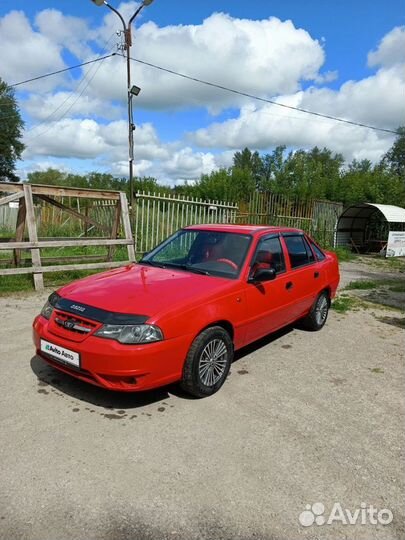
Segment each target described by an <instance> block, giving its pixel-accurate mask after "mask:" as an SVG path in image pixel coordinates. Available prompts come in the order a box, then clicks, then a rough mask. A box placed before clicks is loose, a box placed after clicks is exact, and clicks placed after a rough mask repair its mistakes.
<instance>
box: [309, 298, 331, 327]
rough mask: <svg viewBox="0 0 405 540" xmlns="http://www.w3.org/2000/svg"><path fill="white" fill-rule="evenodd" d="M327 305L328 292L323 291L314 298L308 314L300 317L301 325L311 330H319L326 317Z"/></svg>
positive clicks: (328, 303) (328, 300) (328, 302)
mask: <svg viewBox="0 0 405 540" xmlns="http://www.w3.org/2000/svg"><path fill="white" fill-rule="evenodd" d="M329 306H330V298H329V294H328V293H327V292H326V291H323V292H321V294H320V295H319V296H318V298H317V299H316V300H315V302H314V304H313V306H312V307H311V310H310V312H309V313H308V315H306V316H305V317H304V318H303V319H302V326H303V327H304V328H305V329H306V330H311V331H312V332H316V331H317V330H321V328H323V327H324V325H325V323H326V320H327V318H328V313H329Z"/></svg>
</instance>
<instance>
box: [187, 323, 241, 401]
mask: <svg viewBox="0 0 405 540" xmlns="http://www.w3.org/2000/svg"><path fill="white" fill-rule="evenodd" d="M232 360H233V343H232V339H231V337H230V335H229V333H228V332H227V331H226V330H224V328H222V327H221V326H212V327H210V328H207V329H206V330H203V331H202V332H201V333H200V334H199V335H198V336H197V337H196V338H195V340H194V341H193V343H192V345H191V347H190V350H189V351H188V354H187V358H186V361H185V363H184V368H183V377H182V380H181V386H182V388H183V390H185V391H186V392H187V393H189V394H191V395H192V396H194V397H198V398H203V397H207V396H211V395H212V394H215V392H217V391H218V390H219V389H220V388H221V386H222V385H223V384H224V382H225V379H226V377H227V376H228V373H229V369H230V367H231V363H232Z"/></svg>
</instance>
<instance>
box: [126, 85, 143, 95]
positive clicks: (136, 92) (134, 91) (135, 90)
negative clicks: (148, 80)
mask: <svg viewBox="0 0 405 540" xmlns="http://www.w3.org/2000/svg"><path fill="white" fill-rule="evenodd" d="M140 91H141V89H140V88H139V86H135V84H134V85H133V86H132V88H131V90H130V91H129V93H130V94H132V95H133V96H138V95H139V92H140Z"/></svg>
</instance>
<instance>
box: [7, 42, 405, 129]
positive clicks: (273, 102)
mask: <svg viewBox="0 0 405 540" xmlns="http://www.w3.org/2000/svg"><path fill="white" fill-rule="evenodd" d="M112 56H122V57H124V58H125V55H124V54H121V53H117V52H113V53H111V54H107V55H105V56H102V57H100V58H95V59H94V60H89V61H88V62H83V63H81V64H77V65H75V66H70V67H67V68H64V69H60V70H58V71H52V72H50V73H46V74H44V75H40V76H38V77H33V78H32V79H26V80H25V81H20V82H18V83H14V84H11V85H10V86H12V87H14V86H20V85H22V84H27V83H29V82H33V81H37V80H39V79H44V78H45V77H51V76H52V75H57V74H59V73H63V72H65V71H70V70H72V69H76V68H79V67H82V66H86V65H88V64H92V63H94V62H100V61H102V60H105V59H106V58H110V57H112ZM130 58H131V60H132V61H134V62H137V63H139V64H143V65H145V66H148V67H152V68H154V69H157V70H159V71H164V72H166V73H170V74H171V75H175V76H177V77H181V78H183V79H187V80H189V81H194V82H196V83H199V84H204V85H206V86H210V87H212V88H218V89H219V90H224V91H226V92H231V93H232V94H236V95H239V96H243V97H247V98H250V99H254V100H256V101H261V102H263V103H270V104H271V105H276V106H277V107H283V108H285V109H290V110H293V111H299V112H302V113H305V114H309V115H312V116H317V117H319V118H326V119H328V120H333V121H335V122H341V123H343V124H350V125H352V126H358V127H363V128H366V129H372V130H374V131H382V132H384V133H391V134H394V135H397V132H396V131H395V130H392V129H386V128H380V127H377V126H371V125H369V124H363V123H361V122H355V121H353V120H346V119H345V118H340V117H338V116H332V115H329V114H324V113H319V112H316V111H310V110H308V109H302V108H300V107H294V106H293V105H287V104H286V103H279V102H277V101H274V100H272V99H268V98H263V97H260V96H255V95H253V94H249V93H247V92H242V91H241V90H235V89H234V88H229V87H227V86H223V85H221V84H217V83H213V82H210V81H205V80H203V79H199V78H197V77H191V76H190V75H186V74H185V73H180V72H178V71H174V70H172V69H168V68H164V67H162V66H158V65H156V64H152V63H151V62H146V61H144V60H140V59H139V58H132V57H130Z"/></svg>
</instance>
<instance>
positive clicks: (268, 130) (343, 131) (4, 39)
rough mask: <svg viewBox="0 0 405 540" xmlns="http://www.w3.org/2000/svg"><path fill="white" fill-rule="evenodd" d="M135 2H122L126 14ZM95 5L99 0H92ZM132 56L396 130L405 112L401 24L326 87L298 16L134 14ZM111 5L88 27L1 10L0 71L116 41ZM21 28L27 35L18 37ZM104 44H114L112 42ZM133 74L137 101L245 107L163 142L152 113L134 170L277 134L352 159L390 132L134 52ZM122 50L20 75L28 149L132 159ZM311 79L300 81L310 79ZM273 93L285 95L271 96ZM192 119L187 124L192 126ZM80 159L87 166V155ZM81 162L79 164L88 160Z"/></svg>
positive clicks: (171, 168)
mask: <svg viewBox="0 0 405 540" xmlns="http://www.w3.org/2000/svg"><path fill="white" fill-rule="evenodd" d="M138 5H139V3H136V2H124V3H122V4H121V5H119V6H118V8H119V10H120V11H121V12H122V13H123V14H124V17H125V18H129V16H130V15H131V14H132V13H133V12H134V10H135V8H136V7H137V6H138ZM94 9H96V8H94ZM136 23H137V24H136V29H135V30H134V32H133V41H134V47H133V53H132V54H133V56H135V57H138V58H141V59H144V60H146V61H150V62H152V63H155V64H158V65H162V66H164V67H167V68H169V69H173V70H175V71H180V72H183V73H186V74H189V75H191V76H197V77H199V78H201V79H205V80H208V81H212V82H215V83H219V84H221V85H224V86H228V87H231V88H235V89H238V90H240V91H242V92H246V93H250V94H254V95H259V96H262V97H268V98H271V99H276V100H278V101H279V102H282V103H289V104H291V105H293V106H297V107H302V108H305V109H309V110H314V111H319V112H323V113H325V114H330V115H333V116H340V117H343V118H347V119H350V120H355V121H358V122H362V123H366V124H373V125H376V126H380V127H389V128H392V129H394V128H395V127H397V126H398V125H399V124H403V123H404V121H405V100H404V99H403V93H404V87H405V69H404V63H405V58H404V56H405V53H404V51H405V27H397V28H394V29H393V30H392V31H391V32H389V33H388V34H387V35H386V36H384V37H383V39H382V40H381V42H380V43H379V44H378V46H377V47H376V49H375V50H374V51H371V52H370V53H369V55H368V65H369V66H370V67H372V68H376V69H375V70H374V71H373V74H372V75H371V76H369V77H366V78H364V79H362V80H359V81H347V82H345V83H344V84H342V85H341V86H340V88H339V89H338V90H332V89H330V88H328V87H327V83H329V82H331V81H333V80H335V79H336V77H337V75H338V74H337V71H335V70H332V71H326V72H324V73H322V72H321V69H322V66H323V64H324V60H325V53H324V49H323V40H321V41H318V40H315V39H313V38H312V37H311V35H310V34H309V33H308V32H307V31H305V30H303V29H299V28H297V27H296V26H294V24H293V23H292V22H291V21H281V20H279V19H277V18H275V17H271V18H269V19H264V20H248V19H238V18H233V17H231V16H229V15H226V14H224V13H214V14H212V15H211V16H210V17H208V18H207V19H205V20H204V21H202V22H201V23H200V24H194V25H176V26H175V25H170V26H165V27H159V26H157V25H156V24H154V23H152V22H148V23H145V24H141V23H142V18H139V19H137V21H136ZM120 28H121V27H120V22H119V20H118V18H117V17H116V16H115V15H114V14H113V13H111V12H110V11H108V10H105V15H104V17H103V19H102V22H101V24H99V25H98V26H97V27H91V26H90V25H89V23H88V22H86V21H85V20H84V19H81V18H78V17H71V16H67V15H64V14H62V13H61V12H60V11H58V10H56V9H47V10H43V11H41V12H39V13H38V14H37V15H36V17H35V19H34V22H33V23H31V22H30V21H29V20H28V19H27V17H26V16H25V15H24V13H22V12H17V11H12V12H10V13H9V14H7V15H5V16H4V17H3V18H0V50H1V51H2V62H1V65H0V77H2V78H4V79H5V80H7V81H8V82H15V81H17V80H22V79H25V78H29V77H32V76H36V75H38V74H42V73H46V72H49V71H53V70H57V69H61V68H63V67H65V64H64V61H63V55H64V54H65V53H66V51H69V53H70V54H73V55H74V56H76V57H77V58H78V59H80V60H89V59H92V58H94V57H96V56H97V54H101V49H104V48H105V47H106V42H108V47H109V50H112V47H113V46H114V41H115V40H116V39H117V37H116V36H115V31H116V30H118V29H120ZM16 36H24V38H23V39H18V38H16ZM108 47H107V48H108ZM132 79H133V83H135V84H137V85H139V86H140V87H141V88H142V92H141V94H140V95H139V97H137V98H135V99H136V108H137V109H139V108H143V109H149V110H152V109H154V110H165V111H171V110H178V109H181V108H184V109H186V110H188V109H191V110H192V109H193V107H198V108H201V107H204V108H206V109H207V110H208V111H209V112H210V113H215V114H216V113H218V112H219V111H221V110H223V109H226V108H229V107H232V108H236V107H237V108H239V109H240V113H239V115H238V117H237V118H234V119H231V120H227V121H225V122H222V123H218V122H216V123H212V124H211V125H208V126H207V127H205V128H203V129H199V130H197V131H196V132H194V133H191V134H189V135H188V136H187V137H184V139H181V138H180V140H174V141H170V142H162V141H161V140H160V139H159V135H158V131H157V129H156V127H155V126H154V125H152V124H151V123H143V124H142V125H140V126H138V127H137V130H136V131H135V170H136V173H137V174H146V175H156V176H157V177H158V178H159V179H160V180H167V181H171V182H177V181H180V180H182V179H186V178H187V179H190V178H197V177H198V176H199V175H200V174H201V173H203V172H210V171H211V170H212V169H214V168H218V167H222V166H225V167H226V166H229V165H230V164H231V163H232V157H233V152H234V151H235V150H239V149H240V148H242V147H243V146H249V147H251V148H257V149H260V150H263V151H269V150H271V148H272V147H274V146H275V145H278V144H286V145H288V146H290V147H296V148H298V147H304V148H309V147H311V146H313V145H315V144H317V145H319V146H325V145H326V146H328V147H330V148H332V149H333V150H335V151H339V152H342V153H343V154H344V155H345V157H346V158H347V159H351V158H352V157H357V158H359V159H360V158H363V157H367V158H370V159H373V160H377V159H379V158H380V157H381V154H382V153H383V152H385V151H386V149H387V148H388V147H389V146H390V144H391V143H392V140H393V138H392V137H390V136H389V135H385V134H382V133H378V132H373V131H370V130H366V129H363V128H360V127H354V126H347V125H342V124H338V123H336V122H333V121H328V120H326V119H321V118H316V117H312V116H308V115H305V114H303V113H299V112H295V111H289V110H286V109H282V108H279V107H276V106H274V105H270V104H268V105H263V104H258V103H257V102H252V101H251V100H250V99H248V98H243V97H239V96H235V95H234V94H231V93H228V92H225V91H221V90H219V89H214V88H210V87H208V86H205V85H201V84H197V83H195V82H191V81H186V80H184V79H182V78H179V77H176V76H174V75H170V74H168V73H164V72H162V71H157V70H155V69H153V68H151V67H147V66H145V65H141V64H137V63H132ZM125 81H126V74H125V61H124V59H123V58H120V57H118V56H115V57H114V58H109V59H107V60H105V61H103V62H101V63H98V64H92V65H89V66H86V67H85V68H83V70H82V72H81V78H77V77H76V73H74V75H73V73H68V74H65V75H60V76H56V77H50V78H49V79H43V80H42V81H40V82H38V83H33V84H31V85H28V86H24V87H23V89H24V90H26V91H28V95H24V100H23V101H21V106H22V109H23V111H24V113H25V115H29V117H30V118H31V119H33V120H35V121H39V122H41V123H40V125H39V126H38V127H37V128H34V129H32V130H30V131H27V133H26V136H25V142H26V144H27V149H26V151H25V153H24V156H25V158H26V159H39V161H40V162H41V163H47V162H49V161H50V160H51V161H52V160H56V162H58V163H59V162H60V161H61V160H63V159H66V160H67V161H68V162H71V161H73V160H75V159H76V160H77V161H78V162H79V161H80V163H82V164H85V165H87V164H88V170H91V169H94V168H96V167H99V166H100V167H101V168H103V170H111V171H112V172H114V173H117V174H126V173H127V169H128V163H127V157H128V143H127V123H126V110H125V105H126V85H125ZM303 81H310V82H313V84H314V86H311V87H310V88H307V89H306V90H303V89H302V82H303ZM274 96H278V97H277V98H274ZM185 130H186V129H185ZM85 165H83V166H85ZM82 170H83V169H82Z"/></svg>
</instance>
